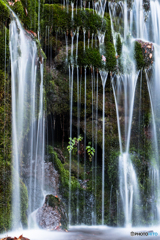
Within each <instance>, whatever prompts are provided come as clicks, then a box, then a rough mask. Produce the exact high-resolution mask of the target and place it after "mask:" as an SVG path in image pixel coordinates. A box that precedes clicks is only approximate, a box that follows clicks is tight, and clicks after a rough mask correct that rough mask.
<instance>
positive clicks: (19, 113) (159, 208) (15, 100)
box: [4, 0, 160, 229]
mask: <svg viewBox="0 0 160 240" xmlns="http://www.w3.org/2000/svg"><path fill="white" fill-rule="evenodd" d="M38 3H39V4H38V39H40V1H38ZM106 3H107V1H106V0H102V1H97V2H95V3H92V4H93V6H94V7H95V12H96V13H97V14H98V15H100V16H101V17H102V18H103V17H104V16H105V9H106ZM63 4H64V6H65V1H64V2H63ZM83 4H84V10H85V4H86V2H84V1H83ZM88 6H89V8H90V5H88ZM119 7H120V9H121V11H120V13H119ZM68 8H69V2H68V1H66V9H67V12H68ZM81 8H82V1H81ZM85 11H87V10H85ZM76 12H77V3H76ZM109 13H110V18H111V27H112V35H113V42H114V46H115V49H116V38H117V34H120V38H121V40H122V57H121V60H122V73H121V74H120V73H116V74H113V75H112V74H111V75H110V79H111V84H112V89H113V96H114V102H115V111H116V117H117V127H118V139H119V149H120V153H119V161H118V181H119V184H118V185H119V189H117V190H116V198H117V203H116V204H117V225H118V216H119V215H120V214H121V213H120V211H119V209H118V208H119V206H120V205H122V206H123V214H124V225H125V227H128V228H129V227H132V225H133V211H134V209H135V208H136V207H137V206H141V205H142V203H141V195H140V194H141V193H140V190H139V180H138V174H137V172H136V168H135V166H134V163H133V162H132V154H131V153H130V142H131V136H132V123H133V114H134V102H135V96H136V87H137V82H138V81H139V79H141V80H140V81H141V82H140V88H141V87H142V71H141V72H140V71H137V70H136V62H135V59H134V46H135V45H134V44H135V41H136V40H137V39H141V40H143V41H144V42H146V43H147V42H152V43H153V46H154V47H153V48H154V60H155V61H154V67H153V74H152V77H151V78H150V75H149V70H146V71H145V75H146V81H147V87H148V93H149V100H150V108H151V125H152V132H153V134H152V137H151V141H152V154H151V156H150V164H149V165H150V166H149V178H150V180H151V182H152V184H151V200H152V202H151V211H152V213H153V214H152V215H151V217H150V218H151V222H152V223H154V222H156V223H157V222H159V221H160V163H159V154H160V152H159V138H160V133H159V129H160V125H159V121H158V119H159V118H160V108H159V102H160V94H159V93H160V82H159V76H160V68H159V62H160V24H159V23H160V2H159V1H158V0H150V11H149V12H148V16H147V18H146V20H145V21H144V19H145V14H144V11H143V0H134V1H133V2H132V6H131V7H129V6H128V3H127V0H125V1H124V3H122V1H119V2H109ZM74 14H75V12H74V3H73V2H72V3H71V20H72V22H73V21H74V17H76V15H74ZM118 14H120V15H119V18H117V16H118ZM13 15H14V14H13ZM120 18H122V19H123V21H122V22H121V21H120ZM115 19H116V20H115ZM114 21H118V24H119V25H118V27H117V28H116V29H115V22H114ZM117 29H118V30H117ZM86 31H88V48H90V45H91V47H92V48H93V46H94V45H95V46H97V37H98V40H99V52H100V54H101V55H102V54H104V55H105V52H104V53H103V46H104V40H105V32H103V31H101V30H100V29H98V30H97V33H92V35H91V36H92V38H91V40H90V34H91V33H90V30H87V29H86V28H85V27H83V28H82V30H80V29H79V27H77V29H76V30H74V31H73V30H71V32H70V35H71V42H70V41H69V39H68V30H67V31H66V33H65V41H66V63H67V64H68V61H69V59H68V58H69V57H68V56H69V44H70V46H71V51H70V53H71V59H70V60H71V66H69V100H70V101H69V102H70V113H69V115H70V116H69V117H70V126H69V136H70V138H71V139H72V135H73V133H72V130H73V125H72V124H73V104H74V100H73V86H74V77H75V75H74V64H75V62H74V48H75V53H76V68H77V138H78V137H79V135H80V132H81V126H80V121H81V117H80V116H81V86H83V88H84V96H83V97H84V108H83V111H84V122H83V131H84V138H83V142H84V163H83V164H84V165H83V167H84V173H83V178H84V180H86V170H87V167H86V162H87V155H86V151H85V149H86V146H87V136H86V132H87V123H86V122H87V87H88V85H87V84H88V82H87V80H88V79H87V78H88V75H87V74H88V68H87V66H85V67H84V83H83V84H82V73H81V77H80V76H79V74H80V67H79V66H78V65H77V59H78V43H79V39H80V37H81V36H79V34H80V32H83V36H82V39H83V51H84V53H85V52H86V51H87V49H86V42H85V41H86ZM96 34H97V35H96ZM75 35H76V43H74V37H75ZM47 38H48V43H49V27H47V26H46V39H47ZM94 39H95V41H94ZM56 42H57V38H56ZM116 50H117V49H116ZM10 56H11V80H12V146H13V156H12V159H13V169H14V170H13V173H12V183H13V206H12V218H13V222H12V228H13V229H16V228H18V227H20V226H21V213H20V207H21V184H22V183H21V181H22V180H21V179H20V178H21V175H22V172H23V169H22V168H23V166H21V165H22V164H21V163H22V162H24V166H25V168H26V169H27V170H26V178H25V184H26V186H27V189H28V215H32V217H34V218H36V211H37V209H38V208H39V207H41V206H42V205H43V203H44V199H45V196H46V194H47V190H46V189H45V187H44V185H45V184H44V182H45V169H44V168H45V167H44V165H45V164H44V157H45V151H44V148H45V112H44V102H43V101H44V93H43V85H44V82H43V57H42V56H38V50H37V46H36V42H35V41H34V40H33V39H32V38H31V36H30V34H28V33H27V32H26V31H25V30H24V29H23V28H22V26H21V24H20V22H19V20H18V18H17V17H16V16H15V15H14V16H13V19H12V21H11V23H10ZM5 61H6V60H5ZM117 63H118V60H117ZM104 66H105V63H104ZM5 68H6V66H5ZM98 71H99V73H98ZM99 74H100V77H101V81H102V87H103V92H102V94H103V107H102V191H101V193H102V206H101V209H100V211H101V224H102V225H104V224H105V212H106V206H105V195H106V194H105V186H106V179H105V170H106V165H105V162H106V161H105V150H106V147H107V144H106V142H105V137H106V136H105V124H106V121H105V105H106V101H107V98H106V97H105V87H106V81H107V78H108V75H109V72H108V71H106V70H104V69H99V70H97V75H96V77H95V69H94V68H92V67H91V88H92V101H91V105H92V111H91V112H92V131H91V132H92V136H91V139H92V144H91V145H92V147H95V150H96V151H95V157H94V159H93V158H92V170H93V172H92V195H94V194H95V195H96V194H97V185H96V181H97V161H98V160H97V158H98V156H97V144H98V143H97V141H98V140H97V139H98V137H97V132H98V118H99V117H98V102H99V99H98V91H99V90H98V76H99ZM140 75H141V76H140ZM95 78H96V79H95ZM139 98H140V100H141V90H140V96H139ZM140 104H141V102H140ZM28 105H30V107H28ZM122 109H123V110H122ZM140 109H141V105H140V106H139V118H140ZM122 119H123V121H122ZM137 128H140V119H139V126H138V127H137ZM138 141H139V140H138ZM79 147H80V145H79V144H78V152H79ZM4 151H5V149H4ZM77 169H78V170H77V172H78V173H77V178H78V180H79V175H80V172H79V171H80V156H79V154H78V153H77ZM71 172H72V152H70V154H69V199H68V216H69V225H70V224H71V222H72V211H71V209H72V208H71V206H72V189H71V186H72V185H71V182H72V181H71V177H72V175H71ZM40 176H41V177H40ZM94 181H95V185H94ZM79 195H80V192H79V188H78V185H77V202H76V222H77V224H79V223H81V222H80V221H79V211H80V207H79V206H80V200H79ZM113 195H114V186H113V185H111V189H110V202H109V203H110V206H109V207H110V209H109V212H110V215H111V211H112V205H113V202H112V197H113ZM119 196H120V197H119ZM83 199H84V201H83V220H82V222H83V223H84V224H85V223H86V222H87V221H86V215H87V203H86V201H87V200H86V191H85V189H84V190H83ZM91 203H92V205H91V209H92V214H91V216H92V217H91V218H92V219H91V223H92V225H94V224H96V223H97V214H99V213H98V212H97V208H96V206H97V205H96V204H97V203H96V199H94V198H92V199H91ZM141 214H142V211H141V210H139V212H138V213H137V214H134V221H135V222H137V225H138V224H139V218H140V216H141ZM109 219H110V222H111V218H110V216H109Z"/></svg>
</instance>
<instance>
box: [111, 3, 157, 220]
mask: <svg viewBox="0 0 160 240" xmlns="http://www.w3.org/2000/svg"><path fill="white" fill-rule="evenodd" d="M145 4H148V9H150V11H148V12H144V8H143V6H144V5H145ZM109 7H110V16H111V19H115V17H116V16H117V14H118V9H119V7H120V8H121V9H123V12H124V14H123V19H124V33H123V32H122V28H121V26H120V25H119V30H118V31H119V33H120V34H121V36H122V38H123V37H124V40H126V39H127V38H128V37H129V36H130V39H131V38H132V39H133V41H135V40H137V39H138V38H140V39H142V41H144V42H146V44H147V42H153V44H154V60H155V63H154V68H153V74H152V78H151V79H150V78H149V77H148V74H147V72H146V79H147V85H148V92H149V97H150V105H151V114H152V129H153V131H152V132H153V135H152V143H153V144H152V146H153V152H154V154H152V156H150V157H151V166H150V169H149V176H150V180H151V182H152V187H151V189H152V190H151V192H152V193H151V199H152V200H151V206H152V219H151V221H152V222H153V221H159V219H160V211H159V209H160V201H159V196H160V195H159V181H160V179H159V175H160V174H159V173H160V172H159V171H160V164H159V150H158V148H159V147H158V139H159V137H160V136H159V132H158V129H159V124H158V121H157V120H158V118H159V116H160V111H159V107H158V106H159V104H158V102H159V100H160V99H159V91H160V84H159V76H160V72H159V64H158V63H159V56H160V51H159V48H160V46H159V42H160V25H159V22H160V19H159V18H160V3H159V1H158V0H155V1H153V0H150V1H148V2H147V3H144V1H142V0H134V1H133V2H132V3H131V6H129V5H128V3H127V1H125V2H124V4H122V2H118V3H113V4H112V3H110V6H109ZM120 14H121V12H120ZM121 15H122V14H121ZM120 18H121V16H120ZM116 21H117V20H116ZM118 21H119V20H118ZM117 23H118V22H117ZM114 26H115V22H114V23H113V21H112V31H113V36H114V43H115V42H116V34H117V33H116V32H115V31H114ZM149 47H150V46H149ZM122 51H124V49H123V50H122ZM152 51H153V49H152ZM150 58H152V54H151V55H150ZM116 101H117V100H115V102H116ZM117 108H118V106H117ZM117 114H118V113H117ZM117 119H119V117H118V115H117ZM118 125H120V123H118ZM118 129H120V126H118ZM119 138H120V133H119ZM120 148H121V147H120ZM128 150H129V149H128Z"/></svg>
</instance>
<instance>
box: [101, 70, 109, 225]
mask: <svg viewBox="0 0 160 240" xmlns="http://www.w3.org/2000/svg"><path fill="white" fill-rule="evenodd" d="M100 76H101V80H102V85H103V114H102V121H103V129H102V225H104V187H105V85H106V81H107V77H108V72H106V71H100Z"/></svg>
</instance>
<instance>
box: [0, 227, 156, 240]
mask: <svg viewBox="0 0 160 240" xmlns="http://www.w3.org/2000/svg"><path fill="white" fill-rule="evenodd" d="M131 232H133V233H141V232H142V233H143V232H148V233H149V235H151V234H152V236H131V234H130V233H131ZM21 234H23V236H24V237H26V238H29V239H30V240H101V239H102V240H103V239H105V240H112V239H113V240H127V239H138V240H139V239H147V240H152V239H155V240H159V239H160V227H146V228H145V227H143V228H113V227H107V226H106V227H105V226H91V227H90V226H74V227H72V226H71V227H70V228H69V231H68V232H58V231H46V230H41V229H34V230H23V229H19V230H17V231H14V232H7V233H4V234H1V235H0V238H3V237H7V236H11V237H18V236H20V235H21ZM153 234H154V235H157V234H158V235H157V236H153Z"/></svg>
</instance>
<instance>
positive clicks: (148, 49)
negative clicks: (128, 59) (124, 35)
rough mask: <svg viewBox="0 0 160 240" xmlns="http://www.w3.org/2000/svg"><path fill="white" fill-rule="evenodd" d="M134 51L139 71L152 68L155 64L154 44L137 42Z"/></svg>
mask: <svg viewBox="0 0 160 240" xmlns="http://www.w3.org/2000/svg"><path fill="white" fill-rule="evenodd" d="M134 51H135V54H134V57H135V61H136V66H137V69H138V70H140V69H142V68H148V67H150V66H152V64H153V62H154V46H153V44H152V43H149V42H143V41H142V40H136V41H135V47H134Z"/></svg>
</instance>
